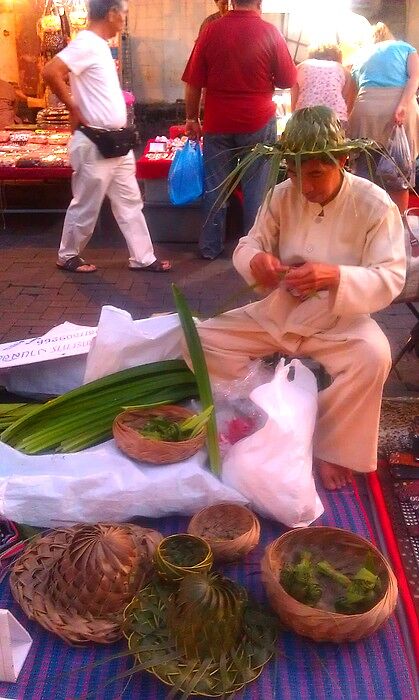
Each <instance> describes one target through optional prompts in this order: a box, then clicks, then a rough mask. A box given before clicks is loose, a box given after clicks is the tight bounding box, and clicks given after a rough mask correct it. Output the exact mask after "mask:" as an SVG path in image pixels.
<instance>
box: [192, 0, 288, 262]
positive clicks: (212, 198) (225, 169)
mask: <svg viewBox="0 0 419 700" xmlns="http://www.w3.org/2000/svg"><path fill="white" fill-rule="evenodd" d="M260 8H261V0H233V10H231V11H230V12H228V13H227V14H226V15H224V17H221V18H220V19H217V20H215V21H214V22H211V23H210V24H209V25H208V26H207V27H205V28H204V30H203V31H202V32H201V33H200V35H199V37H198V39H197V42H196V44H195V47H194V49H193V51H192V53H191V56H190V58H189V61H188V64H187V66H186V69H185V72H184V74H183V76H182V80H183V81H184V82H185V83H186V90H185V102H186V134H187V135H188V136H189V138H192V139H198V138H200V136H201V133H202V132H203V133H204V168H205V192H204V225H203V229H202V233H201V238H200V241H199V249H200V254H201V256H202V257H203V258H205V259H207V260H213V259H214V258H216V257H218V255H220V253H221V252H222V251H223V248H224V238H225V219H226V207H225V206H223V207H222V208H221V209H220V208H218V209H217V207H216V206H215V205H216V202H217V199H218V197H219V195H220V190H219V186H220V184H221V183H222V182H223V180H224V179H225V178H226V177H227V175H228V174H229V173H230V172H231V171H232V170H233V169H234V167H235V165H236V163H237V157H238V156H237V154H238V153H239V152H240V150H238V149H249V148H251V147H252V146H254V145H255V144H256V143H260V142H265V143H273V142H274V141H276V116H275V104H274V103H273V101H272V95H273V92H274V89H275V87H280V88H288V87H292V85H293V84H294V83H295V80H296V68H295V66H294V63H293V61H292V59H291V56H290V54H289V51H288V48H287V45H286V43H285V39H284V37H283V36H282V35H281V34H280V32H279V31H278V30H277V29H276V27H274V26H273V25H272V24H270V23H269V22H265V21H264V20H263V19H262V17H261V10H260ZM203 88H205V89H206V97H205V113H204V123H203V127H202V129H201V123H200V120H199V104H200V99H201V92H202V89H203ZM234 149H235V150H234ZM241 152H243V151H241ZM266 172H267V170H266V165H265V167H264V166H263V165H260V164H258V163H256V164H255V165H254V166H252V167H251V168H249V170H248V171H247V173H246V176H245V177H243V179H242V182H241V185H242V189H243V213H244V229H245V231H244V232H245V233H247V232H248V231H249V230H250V228H251V226H252V225H253V223H254V220H255V218H256V214H257V211H258V208H259V206H260V205H261V203H262V197H263V193H264V188H265V183H266Z"/></svg>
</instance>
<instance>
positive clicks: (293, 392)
mask: <svg viewBox="0 0 419 700" xmlns="http://www.w3.org/2000/svg"><path fill="white" fill-rule="evenodd" d="M292 377H293V378H292ZM250 398H251V399H252V401H254V403H255V404H256V405H257V406H259V407H260V408H261V409H263V410H264V411H265V413H266V414H267V420H266V423H265V425H264V426H263V428H261V429H260V430H258V431H257V432H255V433H253V434H252V435H250V436H249V437H246V438H244V439H243V440H240V441H239V442H237V443H236V444H235V445H233V446H232V447H231V449H230V450H229V452H228V454H227V457H226V459H225V461H224V463H223V470H222V479H223V482H224V483H225V484H227V485H228V486H231V487H232V488H234V489H236V490H237V491H239V492H240V493H241V494H243V495H244V496H246V498H247V499H248V501H249V502H250V504H251V506H252V507H253V508H254V510H256V511H257V512H258V513H260V514H261V515H264V516H267V517H268V518H273V519H274V520H278V521H279V522H281V523H283V524H284V525H287V526H288V527H299V526H305V525H309V524H310V523H312V522H313V520H316V518H318V517H319V516H320V515H321V514H322V513H323V510H324V509H323V506H322V503H321V501H320V498H319V496H318V494H317V492H316V487H315V484H314V479H313V474H312V447H313V432H314V426H315V421H316V414H317V385H316V379H315V377H314V375H313V373H312V372H311V371H310V370H309V369H308V368H307V367H305V366H304V365H303V364H302V363H301V362H300V361H299V360H292V361H291V363H290V364H288V365H285V364H284V361H283V360H282V361H281V362H280V364H279V365H278V367H277V369H276V372H275V376H274V378H273V380H272V381H271V382H270V383H269V384H263V385H262V386H259V387H257V388H256V389H254V390H253V391H252V393H251V394H250Z"/></svg>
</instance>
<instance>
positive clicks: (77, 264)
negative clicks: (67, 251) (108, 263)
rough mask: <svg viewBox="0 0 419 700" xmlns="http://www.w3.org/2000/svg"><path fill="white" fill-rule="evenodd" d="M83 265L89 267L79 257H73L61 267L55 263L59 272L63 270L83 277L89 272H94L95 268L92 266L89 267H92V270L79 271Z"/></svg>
mask: <svg viewBox="0 0 419 700" xmlns="http://www.w3.org/2000/svg"><path fill="white" fill-rule="evenodd" d="M85 265H89V266H91V265H90V263H88V262H86V261H85V260H83V258H81V257H80V255H74V257H72V258H69V259H68V260H66V261H65V262H64V263H63V264H62V265H61V264H60V263H57V267H58V268H59V269H60V270H65V271H66V272H78V273H79V274H85V275H86V274H89V273H90V272H96V267H95V266H94V265H93V266H91V267H94V270H80V268H81V267H84V266H85Z"/></svg>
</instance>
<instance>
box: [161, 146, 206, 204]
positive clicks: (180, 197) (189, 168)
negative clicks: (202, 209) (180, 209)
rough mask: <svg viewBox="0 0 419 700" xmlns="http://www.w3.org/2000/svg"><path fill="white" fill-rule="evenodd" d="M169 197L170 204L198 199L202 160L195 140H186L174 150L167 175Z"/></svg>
mask: <svg viewBox="0 0 419 700" xmlns="http://www.w3.org/2000/svg"><path fill="white" fill-rule="evenodd" d="M168 189H169V198H170V201H171V202H172V204H176V205H178V206H179V205H182V204H189V203H190V202H193V201H195V199H198V197H200V196H201V195H202V193H203V191H204V162H203V158H202V152H201V146H200V144H199V143H198V142H197V141H190V140H189V139H188V140H187V141H186V143H185V145H184V146H183V148H181V149H180V150H179V151H176V154H175V157H174V159H173V163H172V165H171V166H170V170H169V177H168Z"/></svg>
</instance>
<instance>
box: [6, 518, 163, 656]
mask: <svg viewBox="0 0 419 700" xmlns="http://www.w3.org/2000/svg"><path fill="white" fill-rule="evenodd" d="M161 539H162V536H161V535H160V533H158V532H156V531H154V530H149V529H147V528H142V527H138V526H136V525H131V524H118V523H98V524H97V525H75V526H74V527H70V528H59V529H57V530H53V531H51V532H50V533H48V534H46V535H44V536H42V535H40V536H38V537H36V538H35V539H34V540H32V542H31V543H30V545H29V546H28V547H27V548H26V549H25V551H24V552H23V554H22V555H21V556H20V557H19V558H18V559H17V561H16V562H15V563H14V564H13V566H12V569H11V574H10V587H11V590H12V593H13V596H14V598H15V599H16V601H17V602H18V603H19V604H20V605H21V607H22V609H23V610H24V612H25V613H26V615H27V616H28V617H29V618H30V619H34V620H36V621H37V622H39V624H41V625H42V626H43V627H45V628H46V629H48V630H49V631H51V632H54V633H55V634H58V635H59V636H60V637H61V638H62V639H64V640H65V641H67V642H71V643H73V644H81V643H83V642H92V641H94V642H99V643H103V644H109V643H111V642H114V641H116V640H117V639H119V638H120V637H121V636H122V630H121V623H122V612H123V609H124V608H125V607H126V605H127V604H128V602H129V601H130V600H132V597H133V595H134V594H135V593H136V592H137V591H138V589H139V588H141V587H142V586H144V584H145V583H146V582H147V581H148V580H149V578H150V575H151V572H152V556H153V553H154V550H155V548H156V546H157V545H158V543H159V542H160V540H161Z"/></svg>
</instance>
